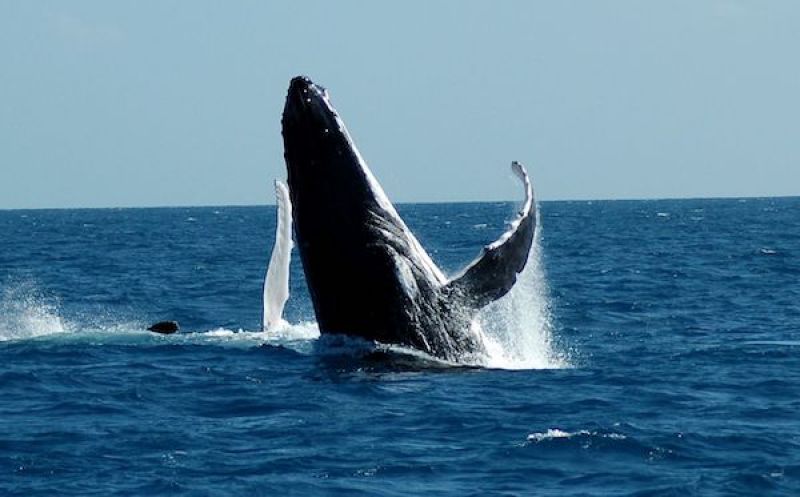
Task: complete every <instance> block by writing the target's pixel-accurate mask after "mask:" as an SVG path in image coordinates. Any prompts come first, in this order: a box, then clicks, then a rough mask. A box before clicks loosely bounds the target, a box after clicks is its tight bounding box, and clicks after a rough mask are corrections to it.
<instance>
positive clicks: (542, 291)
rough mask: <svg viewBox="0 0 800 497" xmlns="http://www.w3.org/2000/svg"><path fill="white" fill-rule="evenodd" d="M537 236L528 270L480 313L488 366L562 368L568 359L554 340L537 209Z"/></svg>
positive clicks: (529, 256) (529, 259)
mask: <svg viewBox="0 0 800 497" xmlns="http://www.w3.org/2000/svg"><path fill="white" fill-rule="evenodd" d="M536 216H537V219H536V224H537V228H536V235H535V237H534V240H533V245H532V247H531V252H530V254H529V255H528V262H527V264H526V265H525V269H524V270H523V271H522V273H520V275H519V277H518V278H517V282H516V284H515V285H514V287H513V288H512V289H511V291H510V292H508V294H506V295H505V296H504V297H503V298H501V299H499V300H497V301H495V302H493V303H491V304H490V305H488V306H487V307H486V308H484V309H483V310H482V311H481V312H480V314H479V316H478V325H479V327H480V329H481V331H482V333H483V336H484V341H485V343H486V347H487V349H488V352H489V358H488V361H487V362H486V364H485V365H486V366H487V367H490V368H501V369H560V368H566V367H570V364H569V361H568V358H567V356H566V355H564V354H563V353H561V352H558V351H557V350H556V348H555V345H554V343H553V334H552V321H551V314H550V305H549V301H548V293H549V292H548V289H547V280H546V278H545V274H544V268H543V267H542V263H541V244H540V239H541V233H542V230H541V224H540V223H539V219H538V217H539V214H538V210H537V214H536Z"/></svg>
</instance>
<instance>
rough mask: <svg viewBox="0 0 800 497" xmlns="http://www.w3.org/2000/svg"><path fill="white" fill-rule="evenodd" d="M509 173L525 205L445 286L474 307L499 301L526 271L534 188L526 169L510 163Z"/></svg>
mask: <svg viewBox="0 0 800 497" xmlns="http://www.w3.org/2000/svg"><path fill="white" fill-rule="evenodd" d="M511 170H512V171H514V174H516V175H517V177H519V179H520V180H521V181H522V182H523V184H524V185H525V203H524V204H523V206H522V209H521V210H520V212H519V215H518V216H517V217H516V219H514V221H513V222H512V223H511V227H510V228H509V229H508V231H506V232H505V233H503V235H502V236H501V237H500V238H499V239H498V240H497V241H495V242H494V243H491V244H489V245H487V246H486V247H484V249H483V251H482V252H481V254H480V255H479V256H478V258H477V259H475V260H474V261H473V262H472V263H471V264H470V265H469V266H467V267H466V268H465V269H464V270H463V271H462V272H461V273H460V274H459V275H457V276H455V277H454V278H453V279H452V280H450V282H449V283H447V285H446V286H445V288H446V289H447V290H449V291H450V292H451V293H455V294H457V295H459V296H461V298H464V299H465V300H466V302H467V303H468V304H469V305H471V306H472V307H475V308H481V307H483V306H485V305H487V304H489V303H490V302H492V301H494V300H497V299H499V298H500V297H502V296H503V295H505V294H506V293H508V291H509V290H511V287H512V286H514V283H515V282H516V281H517V275H518V274H519V273H520V272H521V271H522V270H523V268H525V263H526V262H527V261H528V254H529V252H530V249H531V245H532V244H533V235H534V232H535V231H536V205H535V203H534V199H533V188H532V187H531V181H530V178H528V173H527V171H525V167H524V166H523V165H522V164H520V163H519V162H516V161H515V162H512V163H511Z"/></svg>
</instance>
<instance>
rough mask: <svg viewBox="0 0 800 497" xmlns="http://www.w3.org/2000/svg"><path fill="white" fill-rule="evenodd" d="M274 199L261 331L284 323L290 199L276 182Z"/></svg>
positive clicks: (290, 253) (289, 255) (288, 259)
mask: <svg viewBox="0 0 800 497" xmlns="http://www.w3.org/2000/svg"><path fill="white" fill-rule="evenodd" d="M275 199H276V205H277V208H278V219H277V223H276V227H275V245H274V246H273V247H272V256H271V257H270V259H269V266H268V268H267V275H266V277H265V278H264V301H263V314H262V320H261V327H262V329H263V330H264V331H267V330H269V329H270V328H274V327H275V326H277V325H278V324H280V323H282V322H283V307H284V306H285V305H286V301H287V300H289V262H290V261H291V257H292V202H291V200H289V189H288V188H287V187H286V185H285V184H283V183H282V182H281V181H277V180H276V181H275Z"/></svg>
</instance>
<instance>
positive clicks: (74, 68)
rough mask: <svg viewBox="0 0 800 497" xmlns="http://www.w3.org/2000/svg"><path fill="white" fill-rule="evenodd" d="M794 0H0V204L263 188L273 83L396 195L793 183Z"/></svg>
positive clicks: (260, 195)
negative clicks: (335, 112)
mask: <svg viewBox="0 0 800 497" xmlns="http://www.w3.org/2000/svg"><path fill="white" fill-rule="evenodd" d="M797 26H800V2H792V1H787V2H780V1H764V2H755V1H753V2H740V1H734V0H726V1H723V0H719V1H705V2H702V1H700V2H698V1H670V2H639V1H629V2H620V1H614V2H547V3H542V2H533V1H517V2H515V1H502V2H489V1H484V2H472V1H465V0H451V1H436V2H427V1H426V2H411V1H407V2H392V3H389V2H367V1H358V2H355V1H352V2H347V1H337V2H315V1H310V2H309V1H304V2H263V1H237V2H219V1H188V0H187V1H181V2H174V1H159V2H133V1H130V2H123V1H118V2H117V1H115V2H107V1H94V2H90V1H71V2H61V1H50V2H48V1H36V2H29V1H14V0H4V1H3V2H2V4H0V171H2V173H0V208H29V207H34V208H35V207H106V206H162V205H229V204H246V205H250V204H264V203H272V202H273V201H274V200H273V198H272V195H273V194H272V191H273V190H272V186H271V183H272V180H273V178H276V177H277V178H281V177H285V168H284V164H283V149H282V141H281V136H280V115H281V111H282V108H283V101H284V97H285V94H286V89H287V86H288V81H289V79H290V78H291V77H292V76H293V75H296V74H308V75H309V76H311V77H312V78H313V79H314V80H315V81H318V82H320V83H321V84H323V85H324V86H326V87H327V88H328V89H329V90H330V92H331V95H332V99H333V102H334V104H335V105H336V106H337V108H338V109H339V111H340V113H341V114H342V116H343V118H344V120H345V122H346V123H347V124H348V127H349V128H350V131H351V133H352V134H353V136H354V138H355V140H356V143H357V144H358V145H359V148H360V149H361V152H362V154H363V155H364V157H365V158H366V159H367V161H368V162H369V163H370V166H371V167H372V169H373V171H374V172H375V174H376V176H377V177H378V179H379V180H380V181H381V182H382V184H383V185H384V188H385V189H386V190H387V192H388V193H389V196H390V198H392V199H393V200H395V201H398V202H401V201H405V202H413V201H458V200H498V199H516V198H519V197H520V196H521V191H520V188H519V186H518V185H517V184H516V183H515V181H514V179H513V177H512V175H511V173H510V170H509V167H508V165H509V163H510V162H511V161H512V160H519V161H521V162H523V163H525V164H526V165H527V166H528V168H529V170H530V172H531V174H532V176H533V180H534V186H535V188H536V190H537V195H538V198H539V199H542V200H555V199H598V198H654V197H656V198H659V197H707V196H767V195H798V194H800V163H799V162H800V139H799V138H800V136H799V135H800V133H799V132H800V123H798V120H799V119H800V117H799V116H800V64H798V63H797V50H798V47H800V30H798V29H797Z"/></svg>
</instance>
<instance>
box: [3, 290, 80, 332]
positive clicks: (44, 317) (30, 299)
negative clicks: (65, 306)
mask: <svg viewBox="0 0 800 497" xmlns="http://www.w3.org/2000/svg"><path fill="white" fill-rule="evenodd" d="M69 330H70V327H69V325H68V324H67V323H66V322H65V321H64V319H62V318H61V316H59V311H58V307H57V305H56V304H55V303H53V302H51V301H48V299H46V298H45V297H44V296H42V295H41V294H40V293H39V292H37V291H36V290H35V288H33V287H32V286H31V285H28V284H23V285H20V286H17V287H11V288H7V289H5V290H4V291H3V296H2V300H0V342H2V341H7V340H21V339H26V338H34V337H38V336H44V335H52V334H56V333H65V332H67V331H69Z"/></svg>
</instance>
